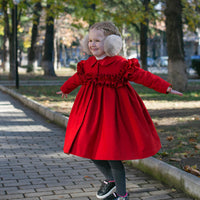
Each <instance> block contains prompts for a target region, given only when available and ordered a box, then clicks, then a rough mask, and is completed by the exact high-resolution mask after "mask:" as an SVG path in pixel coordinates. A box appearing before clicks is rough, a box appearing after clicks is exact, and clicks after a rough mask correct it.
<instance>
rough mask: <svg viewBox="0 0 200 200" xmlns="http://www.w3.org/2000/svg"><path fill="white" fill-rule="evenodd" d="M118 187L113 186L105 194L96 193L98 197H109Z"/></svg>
mask: <svg viewBox="0 0 200 200" xmlns="http://www.w3.org/2000/svg"><path fill="white" fill-rule="evenodd" d="M115 189H116V186H115V187H113V188H112V189H111V190H110V191H109V192H108V193H106V194H104V195H103V196H99V195H98V194H97V193H96V197H97V198H98V199H104V198H106V197H108V196H109V195H110V194H112V193H113V192H114V190H115Z"/></svg>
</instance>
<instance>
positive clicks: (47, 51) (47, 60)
mask: <svg viewBox="0 0 200 200" xmlns="http://www.w3.org/2000/svg"><path fill="white" fill-rule="evenodd" d="M52 7H53V6H52V4H50V3H47V7H46V8H47V12H46V14H47V15H46V34H45V41H44V55H43V58H42V67H43V69H44V75H45V76H56V74H55V71H54V65H53V51H54V44H53V41H54V13H53V9H52Z"/></svg>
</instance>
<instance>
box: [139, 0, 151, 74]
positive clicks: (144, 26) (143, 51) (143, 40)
mask: <svg viewBox="0 0 200 200" xmlns="http://www.w3.org/2000/svg"><path fill="white" fill-rule="evenodd" d="M149 2H150V0H143V1H142V3H143V6H144V7H145V12H146V13H147V12H148V7H149ZM148 23H149V20H148V18H147V17H146V16H145V20H144V22H142V23H141V24H140V59H141V64H142V68H143V69H145V70H147V69H148V68H147V38H148V37H147V34H148Z"/></svg>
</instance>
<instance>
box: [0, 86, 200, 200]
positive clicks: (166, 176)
mask: <svg viewBox="0 0 200 200" xmlns="http://www.w3.org/2000/svg"><path fill="white" fill-rule="evenodd" d="M0 90H1V91H3V92H5V93H7V94H9V95H11V96H12V97H14V98H15V99H17V100H19V101H20V102H22V103H23V104H24V105H25V106H27V107H29V108H31V109H32V110H34V111H36V112H38V113H39V114H41V115H42V116H44V117H45V118H47V119H48V120H50V121H52V122H54V123H56V124H58V125H60V126H62V127H66V125H67V122H68V118H67V117H65V116H64V115H61V114H59V113H57V112H55V111H52V110H50V109H48V108H46V107H44V106H42V105H41V104H39V103H38V102H36V101H34V100H31V99H29V98H27V97H25V96H24V95H21V94H19V93H17V92H15V91H14V90H12V89H9V88H6V87H4V86H2V85H0ZM128 163H129V164H130V165H132V166H133V167H135V168H137V169H139V170H141V171H143V172H145V173H147V174H149V175H151V176H153V177H154V178H156V179H159V180H160V181H161V182H164V183H166V184H167V185H170V186H174V187H176V188H178V189H181V190H182V191H184V192H185V193H186V194H188V195H189V196H191V197H193V198H195V199H200V189H199V188H200V178H198V177H196V176H194V175H191V174H189V173H187V172H185V171H183V170H180V169H178V168H176V167H174V166H172V165H169V164H167V163H165V162H163V161H160V160H158V159H156V158H153V157H150V158H145V159H141V160H131V161H128Z"/></svg>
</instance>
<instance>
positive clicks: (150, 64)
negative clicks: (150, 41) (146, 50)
mask: <svg viewBox="0 0 200 200" xmlns="http://www.w3.org/2000/svg"><path fill="white" fill-rule="evenodd" d="M147 66H148V67H155V60H154V59H153V58H151V57H147Z"/></svg>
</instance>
